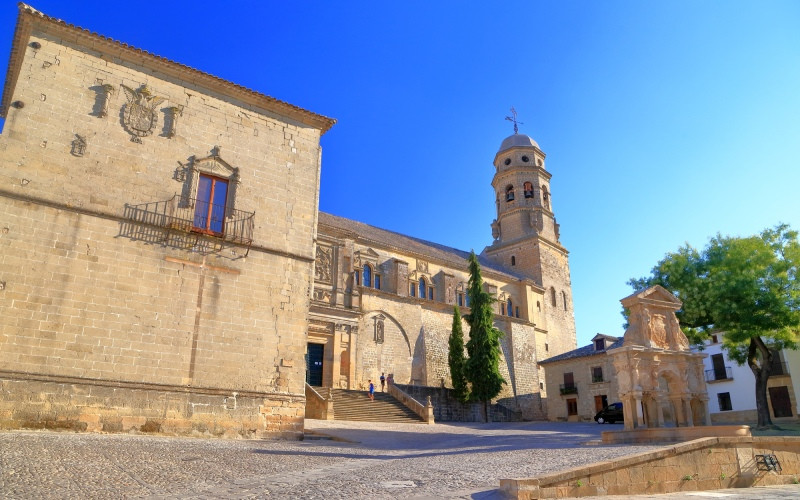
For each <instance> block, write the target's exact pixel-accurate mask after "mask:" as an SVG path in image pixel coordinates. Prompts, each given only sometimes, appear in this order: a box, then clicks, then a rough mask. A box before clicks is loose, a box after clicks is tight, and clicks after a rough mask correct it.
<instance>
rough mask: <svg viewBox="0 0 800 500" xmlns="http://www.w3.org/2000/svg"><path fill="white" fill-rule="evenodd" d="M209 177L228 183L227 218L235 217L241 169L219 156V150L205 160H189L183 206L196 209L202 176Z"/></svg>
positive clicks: (194, 158) (215, 149)
mask: <svg viewBox="0 0 800 500" xmlns="http://www.w3.org/2000/svg"><path fill="white" fill-rule="evenodd" d="M201 175H204V176H209V177H216V178H218V179H222V180H224V181H226V182H227V183H228V197H227V199H226V200H225V218H226V219H227V218H229V217H232V216H233V211H234V209H235V207H236V191H237V188H238V185H239V182H240V179H239V169H238V168H236V167H233V166H231V164H229V163H228V162H226V161H225V160H223V159H222V157H221V156H220V155H219V152H218V148H214V152H213V153H212V154H211V155H209V156H206V157H204V158H196V157H194V156H192V157H191V158H190V159H189V168H188V176H187V178H186V181H185V182H184V187H183V193H182V198H181V201H182V205H183V206H186V207H189V208H195V200H196V199H197V194H198V193H197V189H198V188H199V185H200V176H201Z"/></svg>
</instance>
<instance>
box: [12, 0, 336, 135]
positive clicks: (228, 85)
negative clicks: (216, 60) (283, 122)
mask: <svg viewBox="0 0 800 500" xmlns="http://www.w3.org/2000/svg"><path fill="white" fill-rule="evenodd" d="M35 20H39V21H43V23H42V22H40V23H38V25H39V26H42V27H43V28H44V27H52V28H55V29H60V30H66V31H68V32H69V33H71V34H72V35H73V36H75V37H76V39H83V40H88V41H89V42H92V45H91V47H92V48H94V49H95V50H98V51H100V50H102V48H101V47H113V48H115V49H117V50H119V51H120V52H121V55H122V57H123V58H125V59H130V60H133V61H135V62H137V63H138V64H144V61H148V62H149V63H150V65H151V66H153V67H155V68H157V69H159V70H161V71H165V72H166V73H168V74H169V73H170V70H173V71H181V72H184V74H188V75H189V76H190V78H191V79H192V81H193V82H194V83H196V84H198V85H200V86H203V87H209V89H211V90H219V89H220V88H224V89H226V90H227V92H225V91H223V93H227V94H229V95H230V96H232V97H238V98H241V99H243V100H246V101H247V100H249V101H251V102H252V103H254V104H257V105H259V106H263V107H264V108H266V109H269V110H270V111H273V112H277V113H279V114H283V115H286V116H289V117H291V118H294V119H296V120H298V121H299V122H301V123H306V124H308V125H311V126H313V127H317V128H319V130H320V132H321V133H322V134H324V133H325V132H327V131H328V130H329V129H330V128H331V127H332V126H333V125H334V124H335V123H336V120H335V119H333V118H328V117H327V116H323V115H320V114H317V113H314V112H312V111H308V110H307V109H303V108H301V107H299V106H295V105H294V104H289V103H288V102H285V101H281V100H279V99H275V98H274V97H270V96H268V95H266V94H262V93H260V92H256V91H255V90H252V89H249V88H247V87H244V86H242V85H238V84H236V83H233V82H230V81H227V80H224V79H222V78H219V77H217V76H214V75H212V74H209V73H205V72H203V71H200V70H198V69H195V68H192V67H190V66H186V65H185V64H181V63H178V62H175V61H172V60H170V59H167V58H166V57H161V56H158V55H156V54H152V53H150V52H148V51H146V50H142V49H138V48H136V47H132V46H130V45H128V44H126V43H122V42H120V41H117V40H114V39H113V38H109V37H107V36H103V35H100V34H97V33H94V32H91V31H89V30H87V29H84V28H81V27H80V26H76V25H74V24H70V23H67V22H65V21H62V20H61V19H57V18H55V17H51V16H48V15H47V14H44V13H42V12H40V11H38V10H36V9H34V8H33V7H31V6H30V5H26V4H24V3H20V4H19V17H18V18H17V26H16V30H15V33H14V40H13V42H12V47H11V58H10V61H9V64H8V72H7V74H6V82H5V88H4V91H3V99H2V101H1V102H0V115H2V116H5V114H6V112H7V111H8V106H9V102H8V101H10V100H11V94H12V91H13V86H14V85H15V83H16V77H17V73H18V67H17V65H18V64H19V62H20V61H21V58H22V56H23V53H24V52H25V45H24V43H25V42H26V40H27V36H28V34H29V33H30V29H31V23H32V22H33V21H35ZM62 32H63V31H62Z"/></svg>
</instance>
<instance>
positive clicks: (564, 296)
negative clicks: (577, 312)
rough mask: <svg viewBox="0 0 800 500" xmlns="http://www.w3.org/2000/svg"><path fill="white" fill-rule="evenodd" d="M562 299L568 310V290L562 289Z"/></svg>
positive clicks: (565, 308)
mask: <svg viewBox="0 0 800 500" xmlns="http://www.w3.org/2000/svg"><path fill="white" fill-rule="evenodd" d="M561 301H562V302H563V303H564V310H565V311H566V310H567V292H565V291H563V290H562V291H561Z"/></svg>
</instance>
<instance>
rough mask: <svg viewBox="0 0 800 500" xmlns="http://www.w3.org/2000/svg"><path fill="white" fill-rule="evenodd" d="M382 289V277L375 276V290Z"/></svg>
mask: <svg viewBox="0 0 800 500" xmlns="http://www.w3.org/2000/svg"><path fill="white" fill-rule="evenodd" d="M380 289H381V277H380V276H379V275H377V274H376V275H375V290H380Z"/></svg>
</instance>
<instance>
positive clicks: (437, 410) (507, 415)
mask: <svg viewBox="0 0 800 500" xmlns="http://www.w3.org/2000/svg"><path fill="white" fill-rule="evenodd" d="M396 385H397V386H398V387H399V388H400V389H401V390H402V391H403V392H405V393H406V394H408V395H409V396H411V397H412V398H414V399H415V400H417V401H418V402H420V403H422V404H425V402H426V401H427V400H428V397H430V398H431V404H432V405H433V416H434V420H435V421H436V422H483V405H482V404H481V403H461V402H459V401H458V400H457V399H456V398H455V397H454V396H453V390H452V389H448V388H446V387H422V386H416V385H400V384H396ZM489 408H490V412H491V413H490V420H491V421H492V422H518V421H520V420H522V415H521V414H520V413H519V412H517V411H514V410H513V409H511V408H509V407H508V406H506V405H505V404H492V405H490V407H489Z"/></svg>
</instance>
